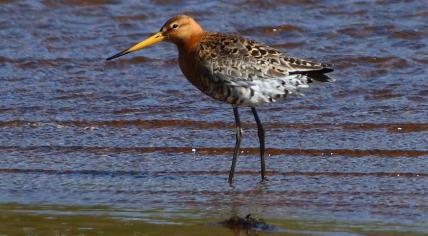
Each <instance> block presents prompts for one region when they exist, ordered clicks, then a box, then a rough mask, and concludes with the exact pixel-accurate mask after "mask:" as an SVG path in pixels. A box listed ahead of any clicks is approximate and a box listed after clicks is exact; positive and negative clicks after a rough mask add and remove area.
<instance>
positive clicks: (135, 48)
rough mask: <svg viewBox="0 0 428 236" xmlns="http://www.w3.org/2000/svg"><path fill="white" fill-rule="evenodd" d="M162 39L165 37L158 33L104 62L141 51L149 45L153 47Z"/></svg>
mask: <svg viewBox="0 0 428 236" xmlns="http://www.w3.org/2000/svg"><path fill="white" fill-rule="evenodd" d="M164 39H165V36H163V35H162V33H161V32H158V33H156V34H154V35H152V36H150V37H149V38H147V39H146V40H144V41H142V42H139V43H137V44H135V45H134V46H132V47H130V48H128V49H126V50H123V51H121V52H119V53H117V54H115V55H113V56H111V57H109V58H107V59H106V60H107V61H110V60H112V59H115V58H118V57H121V56H123V55H126V54H128V53H131V52H135V51H138V50H141V49H143V48H145V47H148V46H150V45H153V44H155V43H159V42H161V41H163V40H164Z"/></svg>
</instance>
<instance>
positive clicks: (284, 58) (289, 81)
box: [180, 32, 333, 106]
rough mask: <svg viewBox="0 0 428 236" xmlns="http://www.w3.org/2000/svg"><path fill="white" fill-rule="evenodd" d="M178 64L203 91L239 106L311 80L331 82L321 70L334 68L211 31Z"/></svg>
mask: <svg viewBox="0 0 428 236" xmlns="http://www.w3.org/2000/svg"><path fill="white" fill-rule="evenodd" d="M182 64H187V65H182ZM180 66H181V68H182V70H183V72H184V74H185V75H186V77H187V78H188V79H189V80H190V81H191V82H192V83H193V84H194V85H195V86H196V87H198V88H199V89H200V90H201V91H202V92H204V93H206V94H208V95H209V96H211V97H213V98H215V99H218V100H221V101H225V102H228V103H231V104H233V105H242V106H256V105H259V104H262V103H270V102H274V101H275V100H277V99H279V98H282V97H285V96H286V95H287V94H291V93H296V92H297V91H298V89H299V88H302V87H308V84H309V83H312V82H314V81H320V82H328V81H331V79H330V78H329V77H328V76H326V75H324V73H328V72H331V71H333V69H332V68H331V66H329V65H327V64H322V63H315V62H311V61H307V60H302V59H298V58H295V57H290V56H288V55H286V54H285V53H282V52H280V51H278V50H277V49H275V48H272V47H270V46H267V45H264V44H261V43H257V42H255V41H252V40H247V39H245V38H242V37H240V36H238V35H230V34H221V33H210V32H206V33H205V34H204V35H203V37H202V38H201V40H200V42H199V45H198V47H197V48H196V50H195V51H194V52H193V53H192V55H191V56H188V57H186V55H180ZM184 67H191V69H186V68H184ZM188 70H191V71H192V72H193V73H191V74H190V73H188V72H187V71H188Z"/></svg>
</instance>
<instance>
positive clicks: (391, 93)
mask: <svg viewBox="0 0 428 236" xmlns="http://www.w3.org/2000/svg"><path fill="white" fill-rule="evenodd" d="M427 6H428V4H427V2H426V1H416V0H415V1H404V2H402V1H333V0H326V1H311V0H307V1H292V0H291V1H290V0H287V1H280V0H276V1H275V0H274V1H232V3H226V2H216V1H210V2H208V1H207V2H204V3H199V2H196V1H163V0H159V1H131V0H129V1H127V0H124V1H115V0H112V1H93V0H92V1H83V0H72V1H50V0H45V1H0V15H1V17H0V28H1V30H0V38H1V40H0V45H1V47H0V78H1V80H0V83H1V86H0V196H1V197H0V204H1V205H0V206H1V208H2V211H1V212H2V213H0V214H1V215H0V217H2V219H5V220H3V221H2V223H0V225H1V224H3V226H5V225H6V226H5V227H0V233H5V234H11V235H13V234H17V233H19V232H20V233H22V232H24V233H27V234H30V233H37V232H38V233H39V234H44V233H46V232H50V233H52V232H59V231H61V230H65V229H67V227H66V226H64V228H58V224H57V223H58V222H57V221H55V220H53V221H49V217H54V218H55V219H59V221H60V222H65V223H67V222H68V223H67V224H69V223H70V222H75V224H73V223H70V224H69V226H70V227H69V229H70V230H71V231H68V232H66V231H61V232H64V233H66V234H70V235H73V234H75V232H80V233H85V231H84V229H85V228H86V227H88V228H91V229H95V231H90V232H89V231H88V232H86V233H87V234H95V233H96V230H98V229H99V230H101V231H103V232H107V231H108V230H107V229H108V227H107V225H110V226H111V227H113V228H115V230H119V231H121V230H124V229H123V227H124V225H128V224H134V225H136V226H135V227H131V229H130V230H129V231H126V232H127V233H129V234H131V233H138V232H140V233H142V232H145V231H146V229H147V227H149V228H150V232H152V233H153V234H159V235H162V234H165V232H163V231H162V230H164V229H165V230H166V229H167V228H168V230H173V231H174V230H175V232H177V234H182V235H188V234H189V231H191V232H194V234H199V233H200V232H208V231H210V230H208V231H207V227H208V229H211V228H210V227H214V228H215V229H216V230H224V231H225V232H229V233H230V234H232V233H233V231H231V230H227V229H223V228H221V227H219V226H212V225H210V224H209V223H212V222H217V221H220V220H222V219H226V218H228V217H230V216H231V215H233V214H239V215H241V216H245V215H246V214H248V213H253V214H256V215H258V216H259V217H261V218H264V219H266V220H267V221H268V223H271V224H274V225H277V226H279V228H280V230H279V232H277V233H278V234H287V233H288V234H299V233H300V234H323V233H325V234H328V235H331V234H333V233H336V234H338V235H344V234H349V235H359V234H363V235H364V234H371V233H379V234H381V235H382V234H388V235H390V234H394V233H395V234H404V233H406V234H408V233H414V234H423V233H424V232H427V231H428V220H427V219H428V204H427V202H428V195H427V192H428V172H427V166H428V138H427V137H428V123H427V117H428V114H427V113H428V112H427V111H428V106H427V104H428V103H427V94H428V83H427V74H428V69H427V65H428V40H427V38H428V24H427V17H428V7H427ZM178 13H186V14H190V15H192V16H194V17H195V18H196V19H197V20H198V21H199V22H200V23H201V25H202V26H204V27H205V28H206V29H207V30H210V31H223V32H234V33H236V32H237V33H240V34H241V35H243V36H245V37H249V38H252V39H255V40H258V41H262V42H265V43H268V44H271V45H274V46H276V47H278V48H280V49H281V50H283V51H286V52H288V53H289V54H290V55H293V56H298V57H302V58H308V59H315V60H320V61H323V62H329V63H333V64H334V65H335V69H336V71H335V72H333V73H332V74H331V75H332V76H333V77H334V78H336V80H337V81H336V82H335V83H334V84H329V85H326V86H318V87H315V88H312V89H309V90H306V91H305V92H304V93H305V96H303V97H302V96H298V97H289V98H287V99H286V100H284V101H281V102H278V103H275V104H271V105H266V106H263V107H260V108H259V109H258V111H259V115H260V118H261V120H262V121H263V123H264V125H265V129H266V133H267V134H266V146H267V148H268V150H267V153H268V154H269V155H268V157H267V166H268V178H269V181H268V182H265V183H260V182H259V181H260V180H259V178H260V177H259V173H258V170H259V159H258V154H257V147H258V139H257V131H256V126H255V122H254V119H253V117H252V115H251V112H250V111H248V110H246V109H241V119H242V122H243V125H244V128H245V131H244V136H243V143H242V146H243V150H242V154H241V158H240V160H239V162H238V167H237V173H236V180H235V181H236V184H235V186H234V187H233V188H231V187H229V185H228V184H227V175H228V173H227V171H228V169H229V167H230V161H231V156H232V152H233V149H232V148H233V145H234V142H235V141H234V138H235V136H234V128H233V127H234V120H233V113H232V109H231V107H230V106H228V105H226V104H221V103H218V102H215V101H213V100H212V99H210V98H209V97H207V96H205V95H202V94H201V93H200V92H199V91H198V90H197V89H195V88H194V87H192V85H191V84H190V83H189V82H187V81H186V80H185V78H184V77H183V75H182V74H181V72H180V70H179V68H178V65H177V60H176V57H177V52H176V49H175V47H174V46H173V45H169V44H159V45H156V46H153V47H151V48H148V49H146V50H144V51H141V52H138V53H135V54H133V55H132V54H131V55H127V56H124V57H122V58H120V59H118V60H115V61H112V62H106V61H105V58H106V57H108V56H111V55H112V54H114V53H116V52H118V51H119V50H122V49H125V48H127V47H129V46H131V45H133V44H134V43H136V42H139V41H140V40H142V39H144V38H145V37H147V36H149V35H150V34H151V33H153V32H156V31H157V30H159V28H160V27H161V25H162V24H163V23H164V21H165V20H166V19H167V18H169V17H171V16H173V15H176V14H178ZM91 209H92V210H91ZM93 209H95V210H93ZM82 212H83V213H82ZM56 217H58V218H56ZM74 217H77V219H76V218H74ZM85 217H86V218H85ZM73 219H74V220H75V221H73ZM17 220H20V222H22V224H21V223H20V224H15V223H13V222H16V221H17ZM52 222H54V223H52ZM84 222H91V224H89V225H88V224H85V223H84ZM171 224H174V225H176V227H175V226H174V227H173V226H171ZM207 224H208V225H207ZM166 225H167V226H166ZM177 225H178V226H177ZM164 226H165V227H164ZM186 227H190V228H186ZM79 228H83V231H82V230H81V229H79ZM73 230H74V231H73ZM76 230H77V231H76ZM79 230H80V231H79ZM106 230H107V231H106ZM2 231H3V232H2ZM111 232H114V231H111ZM123 232H125V231H123ZM146 232H147V231H146Z"/></svg>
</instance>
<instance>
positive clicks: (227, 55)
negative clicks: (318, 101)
mask: <svg viewBox="0 0 428 236" xmlns="http://www.w3.org/2000/svg"><path fill="white" fill-rule="evenodd" d="M160 41H168V42H172V43H174V44H175V45H177V48H178V52H179V57H178V61H179V65H180V68H181V70H182V72H183V74H184V75H185V77H186V78H187V79H188V80H189V81H190V82H191V83H192V84H193V85H194V86H195V87H197V88H198V89H199V90H200V91H202V92H203V93H205V94H207V95H208V96H210V97H212V98H214V99H217V100H220V101H223V102H226V103H229V104H231V105H232V106H233V111H234V115H235V122H236V128H237V133H236V141H237V142H236V145H235V151H234V155H233V161H232V167H231V170H230V173H229V183H232V180H233V175H234V171H235V165H236V160H237V156H238V153H239V147H240V140H241V128H240V120H239V113H238V106H248V107H251V110H252V112H253V114H254V117H255V119H256V122H257V126H258V134H259V140H260V160H261V176H262V179H265V164H264V151H265V150H264V130H263V126H262V124H261V122H260V120H259V117H258V115H257V112H256V109H255V106H257V105H260V104H264V103H271V102H275V101H276V100H278V99H280V98H283V97H285V96H286V95H288V94H293V93H299V89H300V88H305V87H308V85H309V84H310V83H312V82H315V81H319V82H328V81H332V79H331V78H330V77H328V76H327V75H325V73H328V72H331V71H333V69H332V67H331V66H330V65H327V64H323V63H317V62H312V61H308V60H303V59H299V58H296V57H291V56H288V55H287V54H285V53H283V52H281V51H279V50H277V49H275V48H272V47H270V46H267V45H265V44H262V43H258V42H255V41H253V40H248V39H245V38H242V37H240V36H238V35H233V34H224V33H213V32H205V31H204V30H203V29H202V27H201V26H200V25H199V24H198V23H197V22H196V21H195V20H194V19H193V18H191V17H189V16H185V15H179V16H176V17H173V18H171V19H169V20H168V21H167V22H166V23H165V24H164V25H163V26H162V28H161V29H160V31H159V32H158V33H156V34H155V35H153V36H152V37H150V38H148V39H147V40H145V41H143V42H141V43H138V44H136V45H134V46H133V47H131V48H129V49H127V50H124V51H122V52H120V53H118V54H116V55H114V56H112V57H110V58H108V60H110V59H113V58H116V57H119V56H122V55H125V54H127V53H130V52H133V51H137V50H140V49H142V48H144V47H147V46H150V45H152V44H154V43H157V42H160Z"/></svg>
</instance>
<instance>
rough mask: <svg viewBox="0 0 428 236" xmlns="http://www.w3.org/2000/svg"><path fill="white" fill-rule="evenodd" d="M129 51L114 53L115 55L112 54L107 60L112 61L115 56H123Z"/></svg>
mask: <svg viewBox="0 0 428 236" xmlns="http://www.w3.org/2000/svg"><path fill="white" fill-rule="evenodd" d="M128 53H129V52H128V50H123V51H121V52H119V53H117V54H114V55H113V56H111V57H109V58H107V59H106V60H107V61H110V60H113V59H115V58H118V57H121V56H123V55H126V54H128Z"/></svg>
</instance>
